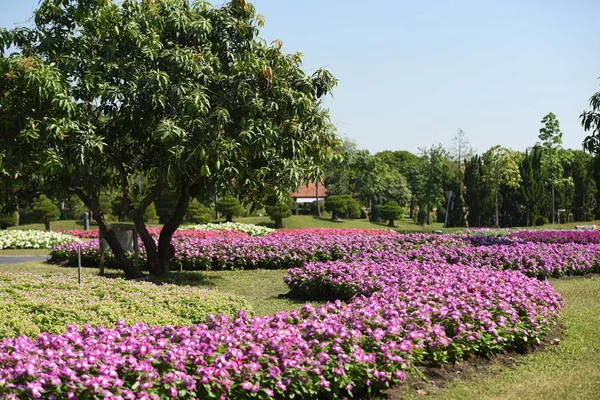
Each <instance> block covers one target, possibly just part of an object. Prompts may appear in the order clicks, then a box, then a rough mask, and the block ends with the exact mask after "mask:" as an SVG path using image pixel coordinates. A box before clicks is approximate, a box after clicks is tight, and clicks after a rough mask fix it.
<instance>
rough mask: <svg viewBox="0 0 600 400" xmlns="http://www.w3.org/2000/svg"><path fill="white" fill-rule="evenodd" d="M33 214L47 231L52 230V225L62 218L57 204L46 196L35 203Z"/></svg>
mask: <svg viewBox="0 0 600 400" xmlns="http://www.w3.org/2000/svg"><path fill="white" fill-rule="evenodd" d="M33 214H34V215H35V218H36V220H37V221H38V222H41V223H43V224H44V225H45V226H46V230H47V231H49V230H50V229H51V227H50V223H51V222H53V221H58V219H59V218H60V210H59V209H58V207H57V206H56V204H54V202H52V200H50V199H49V198H48V197H46V196H45V195H41V196H40V197H39V198H38V199H37V200H36V201H35V202H34V203H33Z"/></svg>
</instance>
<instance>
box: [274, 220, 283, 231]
mask: <svg viewBox="0 0 600 400" xmlns="http://www.w3.org/2000/svg"><path fill="white" fill-rule="evenodd" d="M281 228H283V218H275V229H281Z"/></svg>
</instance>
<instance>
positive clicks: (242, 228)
mask: <svg viewBox="0 0 600 400" xmlns="http://www.w3.org/2000/svg"><path fill="white" fill-rule="evenodd" d="M191 229H194V230H197V231H216V230H227V231H238V232H244V233H247V234H248V235H250V236H265V235H266V234H267V233H270V232H274V231H275V229H271V228H267V227H266V226H260V225H254V224H240V223H239V222H225V223H222V224H213V223H208V224H202V225H194V226H193V227H191Z"/></svg>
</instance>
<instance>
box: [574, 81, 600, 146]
mask: <svg viewBox="0 0 600 400" xmlns="http://www.w3.org/2000/svg"><path fill="white" fill-rule="evenodd" d="M590 107H591V108H592V109H591V110H590V111H584V112H583V113H582V114H581V115H580V116H579V119H580V120H581V126H582V127H583V130H584V131H586V132H588V133H589V135H588V136H586V137H585V139H584V140H583V148H584V150H586V151H588V152H590V153H592V154H593V155H594V157H596V158H600V91H599V92H596V93H594V95H593V96H592V97H591V98H590Z"/></svg>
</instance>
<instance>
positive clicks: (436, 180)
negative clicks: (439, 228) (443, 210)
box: [419, 144, 449, 224]
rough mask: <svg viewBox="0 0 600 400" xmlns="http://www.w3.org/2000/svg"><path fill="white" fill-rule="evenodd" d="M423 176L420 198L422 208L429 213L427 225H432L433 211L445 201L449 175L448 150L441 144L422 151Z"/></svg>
mask: <svg viewBox="0 0 600 400" xmlns="http://www.w3.org/2000/svg"><path fill="white" fill-rule="evenodd" d="M421 159H422V164H421V168H422V170H421V175H422V176H423V178H424V179H423V185H422V186H421V188H420V189H421V193H420V196H419V202H420V206H421V207H422V208H424V209H425V210H426V212H427V216H426V223H427V224H430V223H431V221H430V213H431V210H432V209H433V208H434V207H436V206H437V205H438V204H440V203H441V202H442V201H444V186H443V183H444V180H445V179H446V176H447V175H448V173H449V164H448V158H447V153H446V150H444V148H443V146H442V145H441V144H439V145H437V146H431V147H430V148H424V149H421Z"/></svg>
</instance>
